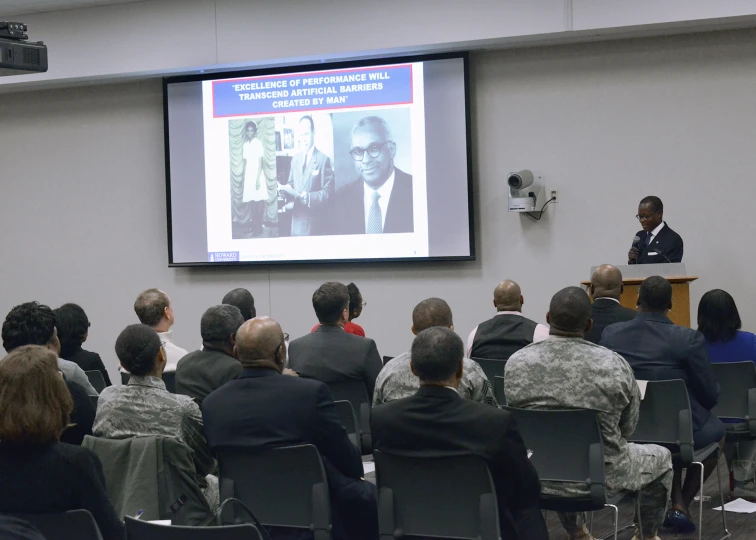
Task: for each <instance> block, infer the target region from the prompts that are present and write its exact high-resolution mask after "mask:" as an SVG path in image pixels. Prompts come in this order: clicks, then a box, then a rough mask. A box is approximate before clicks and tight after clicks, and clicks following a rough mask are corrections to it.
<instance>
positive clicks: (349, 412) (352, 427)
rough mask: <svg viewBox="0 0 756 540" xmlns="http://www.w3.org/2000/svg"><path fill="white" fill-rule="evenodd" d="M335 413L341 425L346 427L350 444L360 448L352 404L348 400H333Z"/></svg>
mask: <svg viewBox="0 0 756 540" xmlns="http://www.w3.org/2000/svg"><path fill="white" fill-rule="evenodd" d="M333 404H334V406H335V407H336V414H337V415H338V417H339V421H340V422H341V425H342V426H344V429H346V432H347V436H348V437H349V440H350V441H352V444H353V445H355V446H356V447H357V448H358V449H359V448H360V439H359V434H358V433H357V416H356V415H355V414H354V409H353V408H352V404H351V403H349V402H348V401H334V402H333Z"/></svg>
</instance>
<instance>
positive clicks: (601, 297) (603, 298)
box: [593, 296, 620, 304]
mask: <svg viewBox="0 0 756 540" xmlns="http://www.w3.org/2000/svg"><path fill="white" fill-rule="evenodd" d="M596 300H611V301H612V302H617V303H618V304H619V303H620V301H619V300H617V299H616V298H610V297H609V296H600V297H598V298H594V299H593V301H594V302H595V301H596Z"/></svg>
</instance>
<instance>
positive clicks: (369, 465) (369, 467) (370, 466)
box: [362, 461, 375, 474]
mask: <svg viewBox="0 0 756 540" xmlns="http://www.w3.org/2000/svg"><path fill="white" fill-rule="evenodd" d="M362 468H363V469H364V470H365V474H370V473H373V472H375V462H373V461H363V462H362Z"/></svg>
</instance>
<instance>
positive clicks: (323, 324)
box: [289, 282, 383, 396]
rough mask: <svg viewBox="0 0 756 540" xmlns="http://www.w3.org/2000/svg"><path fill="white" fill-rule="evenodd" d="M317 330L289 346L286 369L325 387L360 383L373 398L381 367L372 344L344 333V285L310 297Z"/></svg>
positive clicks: (346, 308)
mask: <svg viewBox="0 0 756 540" xmlns="http://www.w3.org/2000/svg"><path fill="white" fill-rule="evenodd" d="M312 306H313V307H314V308H315V314H316V315H317V316H318V321H320V326H318V327H317V329H315V331H314V332H312V333H311V334H307V335H306V336H304V337H301V338H299V339H295V340H294V341H292V342H291V344H290V345H289V367H290V368H291V369H293V370H294V371H296V372H297V373H298V374H299V375H300V376H301V377H307V378H309V379H315V380H318V381H320V382H324V383H326V384H329V383H339V382H345V381H347V380H360V381H363V382H364V383H365V388H366V390H367V395H368V396H372V395H373V390H374V389H375V379H376V378H377V377H378V373H379V372H380V371H381V368H382V367H383V363H382V362H381V357H380V355H379V354H378V348H377V347H376V346H375V341H373V340H372V339H369V338H364V337H360V336H355V335H354V334H349V333H347V332H344V325H345V324H346V322H347V321H348V320H349V293H348V292H347V288H346V285H344V284H343V283H336V282H329V283H324V284H323V285H321V286H320V287H318V290H317V291H315V294H313V295H312Z"/></svg>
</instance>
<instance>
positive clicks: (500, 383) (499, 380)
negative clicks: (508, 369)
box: [492, 375, 507, 405]
mask: <svg viewBox="0 0 756 540" xmlns="http://www.w3.org/2000/svg"><path fill="white" fill-rule="evenodd" d="M492 382H493V392H494V397H495V398H496V401H497V402H498V403H499V405H505V404H506V403H507V396H506V395H504V377H501V376H499V375H496V376H495V377H494V378H493V381H492Z"/></svg>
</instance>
